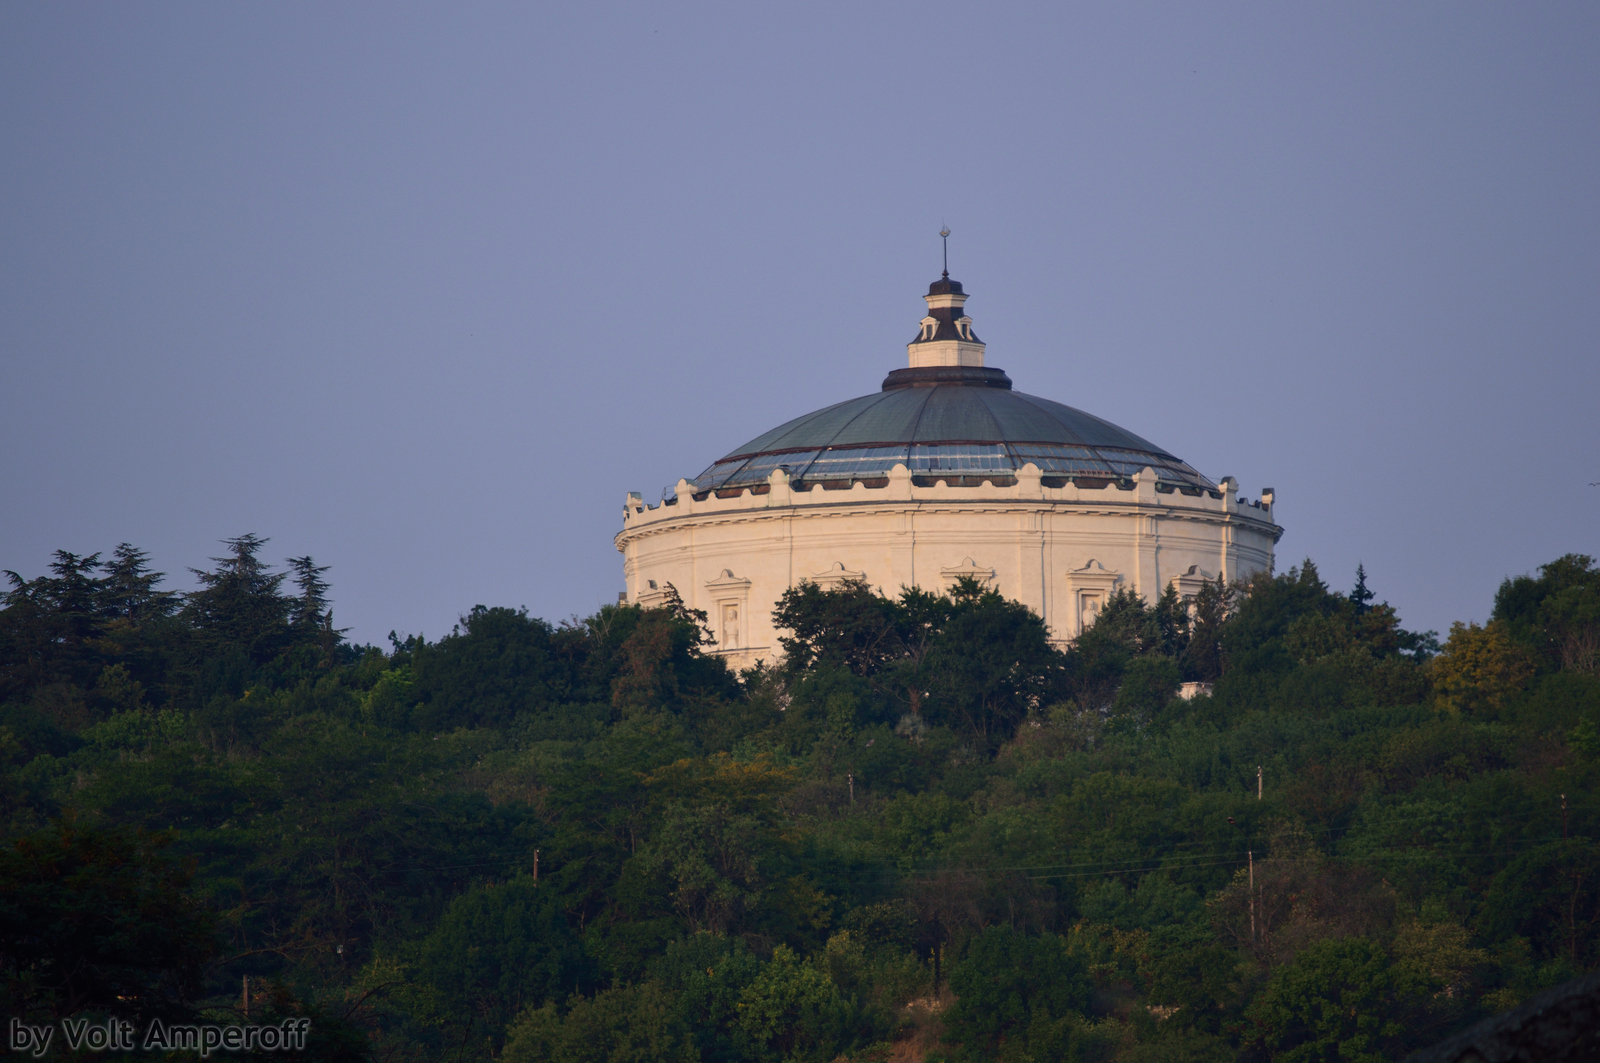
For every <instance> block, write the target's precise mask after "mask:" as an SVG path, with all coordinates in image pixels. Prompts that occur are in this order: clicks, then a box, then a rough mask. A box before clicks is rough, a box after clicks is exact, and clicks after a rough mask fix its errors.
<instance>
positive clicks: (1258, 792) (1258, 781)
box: [1256, 764, 1261, 801]
mask: <svg viewBox="0 0 1600 1063" xmlns="http://www.w3.org/2000/svg"><path fill="white" fill-rule="evenodd" d="M1256 800H1257V801H1259V800H1261V765H1259V764H1257V765H1256Z"/></svg>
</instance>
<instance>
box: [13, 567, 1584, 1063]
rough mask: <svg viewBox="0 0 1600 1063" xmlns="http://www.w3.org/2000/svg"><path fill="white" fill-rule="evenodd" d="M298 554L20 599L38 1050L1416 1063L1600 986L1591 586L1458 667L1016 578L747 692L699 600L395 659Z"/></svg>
mask: <svg viewBox="0 0 1600 1063" xmlns="http://www.w3.org/2000/svg"><path fill="white" fill-rule="evenodd" d="M265 546H266V541H265V540H262V539H259V538H256V537H254V536H243V537H240V538H238V539H234V540H230V541H229V543H228V549H227V552H226V553H225V554H224V555H223V556H222V557H220V558H217V559H214V560H213V562H212V566H211V567H210V568H208V569H204V570H200V571H198V573H197V575H198V579H199V589H198V590H196V591H194V592H192V593H188V594H181V595H180V594H174V593H169V592H167V591H165V590H163V588H162V578H161V575H160V574H159V573H154V572H151V571H150V570H149V568H148V562H147V558H146V556H145V555H144V554H143V553H142V552H140V551H139V550H137V549H135V548H133V547H130V546H128V545H126V544H124V545H123V546H120V547H117V548H116V549H115V550H114V551H111V552H110V553H108V554H105V555H95V556H91V557H79V556H74V555H72V554H68V553H59V554H57V555H56V560H55V563H54V564H53V565H52V567H51V569H50V571H49V572H48V573H45V574H41V575H38V576H36V577H32V578H28V577H24V576H21V575H17V574H14V573H13V574H11V577H10V578H11V584H10V591H9V593H7V594H6V595H5V597H4V599H3V608H0V829H3V830H4V834H5V837H4V839H3V842H4V844H3V845H0V964H3V970H0V975H3V980H4V981H3V986H0V993H3V1009H0V1010H4V1012H5V1013H6V1015H8V1016H20V1017H23V1018H25V1019H28V1020H29V1021H37V1022H45V1021H55V1020H58V1019H60V1018H62V1017H65V1016H71V1015H104V1014H108V1013H112V1012H114V1013H116V1014H118V1015H121V1016H126V1017H128V1018H130V1019H135V1020H139V1021H143V1020H145V1019H148V1018H150V1017H169V1018H170V1017H194V1016H208V1017H210V1018H211V1019H213V1020H217V1021H238V1020H239V1019H240V1018H241V1017H242V1016H243V1014H244V1011H245V1008H246V1007H248V1008H249V1009H250V1014H251V1015H252V1017H253V1019H252V1021H261V1019H262V1018H263V1017H272V1016H281V1015H303V1016H307V1017H310V1018H311V1019H312V1020H313V1032H312V1039H311V1043H310V1047H309V1049H308V1050H307V1053H306V1055H307V1056H308V1057H310V1058H317V1059H328V1060H352V1061H353V1060H365V1059H373V1060H393V1061H397V1063H399V1061H409V1060H423V1059H430V1060H432V1059H442V1060H463V1061H465V1060H486V1059H491V1058H493V1059H503V1060H506V1061H507V1063H533V1061H538V1060H551V1061H561V1063H569V1061H570V1063H579V1061H583V1063H589V1061H594V1063H602V1061H606V1063H610V1061H615V1063H624V1061H628V1063H632V1061H640V1063H643V1061H647V1060H648V1061H654V1060H662V1061H668V1060H670V1061H693V1060H700V1061H705V1063H733V1061H744V1060H750V1061H772V1063H778V1061H786V1060H800V1061H814V1063H829V1061H833V1060H837V1059H840V1058H841V1057H844V1058H845V1059H848V1060H860V1061H867V1060H872V1061H887V1060H891V1059H892V1060H899V1061H905V1063H911V1061H915V1060H936V1059H945V1060H950V1061H952V1063H954V1061H965V1060H972V1061H976V1060H989V1059H1000V1060H1007V1061H1011V1060H1015V1061H1022V1060H1128V1061H1133V1060H1146V1061H1155V1060H1232V1059H1246V1060H1286V1061H1311V1060H1380V1059H1392V1058H1397V1057H1398V1056H1401V1055H1403V1054H1404V1053H1405V1052H1406V1051H1408V1050H1410V1049H1412V1048H1415V1047H1420V1046H1423V1045H1427V1044H1430V1043H1433V1042H1435V1041H1437V1040H1439V1039H1441V1038H1443V1037H1444V1036H1446V1035H1447V1034H1448V1033H1450V1032H1452V1031H1454V1030H1456V1029H1459V1028H1461V1027H1463V1026H1465V1025H1467V1024H1469V1023H1471V1022H1473V1021H1475V1020H1476V1019H1478V1018H1481V1017H1483V1016H1485V1015H1489V1014H1493V1013H1495V1012H1497V1011H1502V1010H1505V1009H1507V1008H1509V1007H1511V1006H1513V1005H1515V1004H1516V1003H1517V1002H1519V1001H1521V1000H1523V999H1526V998H1527V997H1528V996H1530V995H1531V994H1533V993H1536V992H1538V991H1539V990H1541V989H1543V988H1545V987H1548V986H1552V985H1555V984H1557V983H1559V982H1562V981H1564V980H1566V979H1569V978H1571V977H1573V976H1574V975H1576V974H1578V973H1581V972H1584V971H1588V970H1593V969H1595V968H1596V967H1600V841H1597V837H1600V785H1597V783H1600V569H1597V568H1596V566H1595V563H1594V561H1593V560H1592V559H1591V558H1588V557H1584V556H1578V555H1569V556H1566V557H1562V558H1560V559H1558V560H1555V561H1553V562H1551V563H1550V564H1548V565H1546V566H1544V567H1543V568H1541V569H1540V570H1539V571H1538V573H1536V574H1532V575H1528V576H1521V577H1517V578H1513V579H1510V580H1508V581H1506V582H1505V583H1504V584H1503V585H1502V586H1501V588H1500V590H1499V592H1498V594H1497V595H1496V597H1495V600H1494V603H1493V613H1492V617H1493V618H1492V619H1491V621H1490V622H1489V623H1488V624H1486V625H1485V626H1482V627H1479V626H1476V625H1456V626H1455V627H1454V628H1453V629H1452V630H1451V631H1450V633H1449V635H1448V638H1447V639H1446V640H1445V641H1444V642H1443V644H1442V645H1441V644H1440V642H1439V641H1438V639H1437V638H1435V637H1434V636H1433V634H1432V633H1426V634H1419V633H1415V632H1410V631H1407V630H1405V629H1404V628H1403V627H1402V626H1401V622H1400V618H1399V617H1398V616H1397V615H1396V613H1395V611H1394V610H1393V609H1391V608H1390V607H1389V606H1387V605H1384V604H1381V603H1379V602H1378V599H1377V598H1376V597H1375V596H1374V594H1373V593H1372V592H1371V591H1369V590H1368V589H1367V586H1366V580H1365V576H1364V574H1363V575H1361V576H1359V577H1358V579H1357V582H1356V585H1355V587H1354V589H1353V590H1352V591H1350V592H1349V593H1340V592H1338V591H1335V590H1332V589H1330V588H1329V586H1328V584H1327V583H1326V582H1325V581H1324V580H1323V578H1322V577H1321V575H1320V574H1319V573H1318V571H1317V569H1316V568H1315V566H1314V565H1313V564H1312V563H1311V562H1309V561H1307V562H1305V563H1303V564H1301V565H1300V566H1298V567H1296V568H1293V569H1290V570H1289V571H1288V572H1287V573H1283V574H1279V575H1275V576H1262V577H1258V578H1256V579H1254V580H1252V581H1251V582H1249V583H1247V584H1243V585H1238V586H1223V585H1221V584H1218V585H1215V586H1211V587H1208V588H1207V589H1206V591H1205V592H1204V593H1203V594H1201V595H1200V596H1199V597H1198V598H1197V599H1196V600H1195V601H1194V602H1193V603H1184V602H1180V601H1178V600H1177V599H1176V598H1175V597H1173V596H1171V595H1169V596H1168V597H1166V598H1163V599H1162V600H1160V601H1157V602H1148V603H1147V602H1144V601H1141V600H1139V599H1138V598H1136V597H1133V596H1132V595H1122V596H1120V597H1117V598H1115V599H1114V600H1113V601H1112V602H1111V603H1110V604H1109V606H1108V607H1107V608H1106V609H1105V610H1104V612H1103V613H1102V614H1101V616H1100V617H1099V619H1098V621H1097V622H1096V623H1095V625H1094V627H1093V628H1092V629H1091V630H1090V631H1088V632H1087V633H1086V634H1085V635H1084V636H1083V637H1082V638H1080V639H1079V640H1078V641H1077V643H1076V644H1075V645H1074V646H1072V647H1071V649H1069V650H1068V651H1066V652H1061V651H1060V650H1058V649H1056V648H1054V647H1052V646H1051V645H1050V644H1049V642H1048V641H1047V638H1046V634H1047V633H1046V630H1045V628H1044V626H1043V624H1042V622H1041V621H1040V619H1039V618H1038V617H1037V616H1036V615H1034V614H1033V613H1031V612H1030V611H1028V610H1027V609H1026V608H1025V607H1023V606H1020V605H1018V604H1016V603H1014V602H1010V601H1007V600H1005V599H1003V598H1001V597H999V596H998V595H996V594H994V593H991V592H986V591H984V590H983V589H982V588H980V587H978V586H977V585H975V584H972V583H965V584H962V585H958V586H957V587H955V588H954V589H953V591H952V592H951V593H950V594H948V595H943V596H941V595H934V594H930V593H925V592H921V591H906V592H904V593H901V594H900V595H898V596H897V597H894V598H885V597H882V596H879V595H878V594H876V593H874V592H873V591H871V590H870V589H868V588H866V587H864V586H859V585H855V586H852V585H848V584H847V585H845V586H844V587H843V588H842V589H839V590H836V591H824V590H820V589H818V588H817V587H815V586H812V585H803V586H802V587H801V588H800V589H798V590H796V591H792V592H790V593H789V595H788V596H786V597H785V599H784V600H783V601H782V602H781V603H780V605H779V608H778V619H779V621H780V623H781V626H782V627H783V628H784V629H785V630H786V631H787V632H788V636H787V637H786V639H785V642H784V649H785V656H784V658H783V661H782V662H781V663H779V664H778V665H777V666H773V667H763V668H759V669H756V670H753V671H750V672H746V673H744V674H732V673H730V672H729V671H728V670H727V669H726V668H725V667H724V666H723V664H722V663H721V661H720V660H718V659H717V658H716V657H714V656H710V655H708V654H707V652H706V651H707V650H708V649H710V648H714V647H711V646H710V644H709V643H708V638H709V636H708V634H707V632H706V630H705V628H704V624H703V621H704V618H703V617H702V616H698V615H696V614H694V613H693V612H690V611H688V610H685V609H684V608H682V606H681V605H679V606H676V607H673V608H665V609H657V610H640V609H638V608H634V607H628V606H607V607H605V608H603V609H601V610H600V611H599V612H598V613H596V614H595V615H593V616H590V617H588V618H586V619H583V620H581V621H573V622H569V623H564V624H560V625H552V624H550V623H547V622H545V621H543V620H540V619H538V618H535V617H531V616H529V615H527V613H526V612H524V611H518V610H513V609H506V608H487V607H484V606H476V607H474V608H472V609H471V611H470V612H469V613H467V614H466V615H465V616H463V617H462V618H461V622H460V624H459V625H458V626H457V627H456V628H455V629H454V630H453V631H451V632H450V633H449V634H448V635H445V636H444V637H442V638H439V639H438V640H436V641H428V640H426V639H424V638H421V637H415V636H413V637H408V638H402V637H399V636H398V635H396V636H391V640H390V645H388V646H386V647H374V646H359V645H352V644H350V643H349V642H347V641H346V640H345V639H344V638H343V637H342V634H341V632H340V631H339V629H338V628H337V627H336V626H335V621H334V617H333V615H332V613H331V611H330V607H329V593H330V592H329V586H328V583H327V571H328V570H327V569H326V568H324V567H322V566H319V565H317V564H316V563H315V561H313V559H312V558H309V557H303V558H294V559H290V560H289V561H288V562H287V566H286V567H285V568H282V569H278V568H275V567H274V565H272V564H270V563H268V562H267V561H266V560H265V558H264V550H265ZM1181 684H1209V685H1210V686H1209V688H1207V687H1187V688H1183V689H1185V690H1186V691H1196V690H1198V691H1201V692H1200V693H1198V694H1197V695H1196V696H1193V697H1190V698H1187V699H1185V698H1180V697H1179V696H1178V694H1179V691H1180V685H1181ZM1207 689H1209V693H1206V692H1204V691H1206V690H1207ZM1258 771H1259V774H1258ZM246 984H248V985H249V986H250V990H249V993H248V996H247V995H246V993H245V991H244V986H245V985H246ZM279 1056H280V1058H281V1056H282V1054H281V1053H280V1054H279Z"/></svg>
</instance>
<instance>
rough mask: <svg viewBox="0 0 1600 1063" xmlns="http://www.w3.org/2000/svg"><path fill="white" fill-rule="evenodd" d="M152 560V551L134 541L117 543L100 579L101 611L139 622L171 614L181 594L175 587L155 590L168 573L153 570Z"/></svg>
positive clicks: (107, 615)
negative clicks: (167, 589)
mask: <svg viewBox="0 0 1600 1063" xmlns="http://www.w3.org/2000/svg"><path fill="white" fill-rule="evenodd" d="M149 562H150V555H149V554H148V553H146V552H145V551H143V550H140V549H139V548H138V547H136V546H134V545H133V544H132V543H120V544H118V546H117V548H116V550H115V551H113V552H112V554H111V560H110V561H108V562H106V564H105V576H104V577H103V579H102V580H101V586H100V591H99V596H98V597H99V606H100V612H101V613H102V615H104V616H106V617H107V618H109V619H114V620H127V621H130V622H132V623H135V624H137V623H139V622H140V621H143V620H149V619H153V618H155V617H161V616H170V615H171V614H172V612H173V611H174V610H175V609H176V608H177V607H178V600H177V599H178V596H177V595H176V594H174V593H173V592H172V591H158V590H156V584H158V583H160V582H161V581H162V580H163V579H165V578H166V575H167V574H166V573H165V572H152V571H150V564H149Z"/></svg>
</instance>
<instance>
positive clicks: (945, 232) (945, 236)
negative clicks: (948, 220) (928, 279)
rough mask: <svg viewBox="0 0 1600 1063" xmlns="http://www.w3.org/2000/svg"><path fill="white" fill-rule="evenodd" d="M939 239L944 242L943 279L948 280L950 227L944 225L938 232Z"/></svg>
mask: <svg viewBox="0 0 1600 1063" xmlns="http://www.w3.org/2000/svg"><path fill="white" fill-rule="evenodd" d="M939 237H940V239H942V240H943V241H944V279H945V280H949V279H950V226H948V225H946V226H945V227H944V228H942V229H940V230H939Z"/></svg>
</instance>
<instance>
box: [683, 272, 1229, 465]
mask: <svg viewBox="0 0 1600 1063" xmlns="http://www.w3.org/2000/svg"><path fill="white" fill-rule="evenodd" d="M923 298H924V299H925V300H926V301H927V303H928V316H927V317H925V318H923V319H922V324H921V326H920V328H919V331H918V333H917V337H916V339H914V340H912V341H911V343H910V344H909V345H908V346H907V348H906V351H907V355H908V357H909V359H910V362H911V367H910V368H907V369H896V370H895V371H894V372H892V373H890V374H889V375H888V377H887V378H885V380H884V382H883V388H882V390H881V391H879V392H878V393H877V394H874V395H863V396H861V397H860V398H858V399H851V400H849V401H848V402H841V403H838V404H837V405H834V406H829V407H826V408H825V409H821V410H817V411H816V412H815V413H808V414H806V415H805V416H804V417H797V418H795V419H794V420H792V421H789V422H787V423H786V424H781V425H779V426H778V427H777V428H774V429H773V430H772V431H770V432H767V433H765V434H763V435H759V436H757V437H756V438H754V439H752V440H751V441H750V442H748V443H746V444H745V445H744V446H742V447H738V448H737V449H735V450H734V451H733V452H732V453H730V454H728V455H727V456H726V457H723V458H719V459H718V460H717V461H715V462H713V463H712V465H711V467H710V468H709V469H707V470H706V471H705V472H703V473H701V474H700V475H699V476H697V477H695V480H694V487H695V492H696V493H697V494H698V493H699V492H702V491H712V490H721V489H729V488H740V487H747V486H754V485H756V484H760V483H763V482H764V481H765V480H766V479H767V477H768V476H770V475H772V471H773V470H774V469H778V468H783V469H786V470H788V473H789V478H790V481H791V482H792V483H797V484H798V485H799V486H800V487H801V488H802V489H803V488H804V487H806V486H807V485H813V484H817V483H824V484H827V485H828V486H830V487H841V486H848V485H849V484H850V483H852V482H854V481H858V480H859V481H866V482H867V483H868V484H869V485H872V484H876V483H878V482H880V481H881V482H884V483H886V482H887V477H888V475H889V470H890V469H892V468H894V466H896V465H904V466H905V467H906V468H907V469H909V470H910V471H911V475H912V476H913V477H914V480H915V481H916V482H921V483H923V484H931V483H932V482H934V481H937V480H941V479H942V480H944V481H946V482H947V483H948V484H950V485H951V486H971V485H975V484H978V483H981V482H983V481H984V480H991V481H996V482H999V483H1008V482H1010V480H1011V478H1012V477H1013V476H1015V474H1016V472H1017V470H1018V469H1020V468H1022V467H1023V466H1024V465H1027V464H1028V463H1030V462H1031V463H1033V464H1034V465H1036V466H1038V468H1039V471H1040V472H1042V473H1043V474H1044V477H1045V482H1046V483H1047V484H1048V485H1051V486H1061V485H1062V484H1064V483H1065V482H1066V481H1067V480H1069V479H1070V480H1074V481H1078V482H1080V483H1083V484H1084V485H1085V486H1089V485H1091V484H1092V485H1094V486H1103V485H1104V484H1105V483H1106V482H1108V481H1114V482H1124V481H1128V480H1131V479H1132V478H1133V477H1134V476H1135V475H1136V474H1137V473H1138V472H1139V470H1140V469H1143V468H1147V467H1148V468H1150V469H1153V470H1155V473H1156V476H1157V477H1158V478H1159V481H1160V484H1161V485H1165V489H1167V490H1173V489H1177V490H1182V491H1184V492H1186V493H1190V494H1197V493H1199V492H1201V491H1212V492H1214V491H1216V485H1215V484H1213V483H1212V482H1211V481H1210V480H1208V479H1206V478H1205V477H1204V476H1201V475H1200V474H1199V473H1198V472H1196V471H1195V470H1194V469H1192V468H1190V467H1189V466H1188V465H1186V464H1185V463H1184V462H1182V461H1180V460H1179V459H1177V458H1176V457H1174V456H1173V455H1171V454H1169V453H1168V452H1167V451H1165V450H1162V449H1161V448H1160V447H1158V446H1156V445H1155V444H1154V443H1151V442H1150V441H1149V440H1147V439H1144V438H1143V437H1141V436H1136V435H1134V434H1133V433H1132V432H1130V431H1128V430H1127V429H1125V428H1119V427H1117V426H1116V425H1114V424H1112V423H1111V422H1110V421H1105V420H1102V419H1100V418H1099V417H1096V416H1094V415H1093V414H1088V413H1084V412H1083V411H1082V410H1078V409H1074V408H1073V407H1071V406H1064V405H1062V404H1061V403H1059V402H1052V401H1051V400H1049V399H1041V398H1038V397H1037V396H1034V395H1024V394H1023V393H1022V392H1020V391H1013V390H1012V389H1011V378H1010V377H1008V376H1006V375H1005V373H1004V372H1002V371H1000V370H999V369H993V368H988V367H986V366H985V365H984V364H983V362H984V344H983V341H982V340H980V339H978V337H977V334H976V333H974V332H973V331H972V319H971V318H970V317H967V316H966V313H965V311H964V309H963V305H964V304H965V303H966V301H967V293H966V292H965V291H964V290H963V289H962V287H961V285H960V283H958V282H956V281H953V280H950V279H949V275H948V274H946V275H945V276H944V277H943V278H941V279H940V280H937V281H934V282H933V284H932V285H931V286H929V288H928V294H927V295H926V296H924V297H923Z"/></svg>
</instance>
